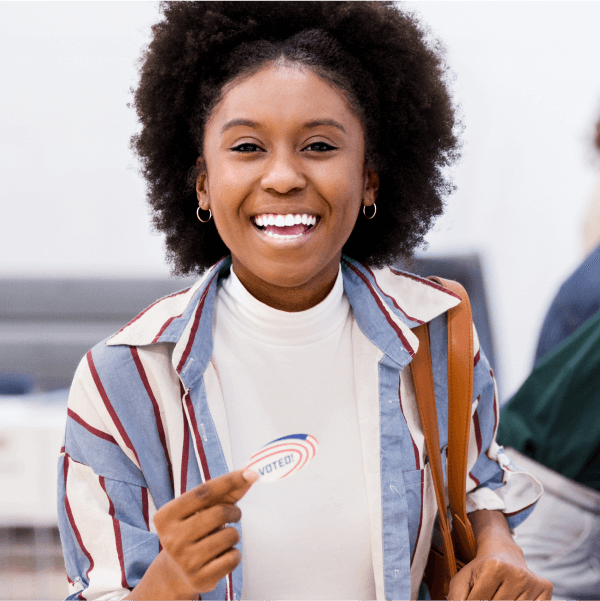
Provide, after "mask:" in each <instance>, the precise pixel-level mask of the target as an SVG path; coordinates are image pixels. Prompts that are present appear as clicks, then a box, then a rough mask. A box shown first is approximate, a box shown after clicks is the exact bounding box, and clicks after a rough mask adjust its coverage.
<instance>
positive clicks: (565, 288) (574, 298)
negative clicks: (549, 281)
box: [535, 121, 600, 365]
mask: <svg viewBox="0 0 600 601" xmlns="http://www.w3.org/2000/svg"><path fill="white" fill-rule="evenodd" d="M595 134H596V135H595V140H594V141H595V146H596V149H597V150H598V152H599V153H600V121H598V123H597V124H596V132H595ZM583 234H584V236H583V237H584V245H583V246H584V251H585V254H586V258H585V259H584V261H583V262H582V263H581V265H580V266H579V267H578V268H577V269H576V270H575V272H574V273H573V274H572V275H571V276H570V277H569V278H568V279H567V280H566V281H565V282H564V284H563V285H562V286H561V287H560V290H559V291H558V294H557V295H556V297H555V298H554V300H553V301H552V305H551V306H550V309H549V310H548V313H547V314H546V318H545V319H544V323H543V325H542V330H541V332H540V337H539V341H538V346H537V349H536V352H535V364H536V365H537V364H538V363H539V362H540V360H541V359H542V357H544V356H545V355H546V354H547V353H548V352H549V351H551V350H552V349H553V348H554V347H555V346H556V345H558V344H559V343H560V342H562V341H563V340H564V339H565V338H567V337H569V336H570V335H571V334H572V333H573V332H574V331H575V330H576V329H577V328H578V327H579V326H581V325H582V324H583V323H584V322H585V321H586V320H587V319H589V318H590V317H591V316H592V315H594V313H596V312H597V311H598V310H600V172H599V173H598V180H597V184H596V188H595V190H594V192H593V194H592V197H591V198H590V202H589V203H588V208H587V214H586V219H585V221H584V227H583Z"/></svg>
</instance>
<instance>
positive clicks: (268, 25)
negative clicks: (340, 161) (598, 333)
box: [131, 1, 460, 275]
mask: <svg viewBox="0 0 600 601" xmlns="http://www.w3.org/2000/svg"><path fill="white" fill-rule="evenodd" d="M160 8H161V13H162V16H163V18H162V20H160V21H159V22H158V23H156V24H155V25H154V26H153V27H152V32H153V36H152V40H151V42H150V44H149V45H148V47H147V48H146V49H145V50H144V52H143V54H142V56H141V57H140V60H139V70H140V81H139V85H138V87H137V89H136V90H134V100H133V106H134V107H135V109H136V111H137V115H138V118H139V121H140V123H141V131H140V133H138V134H136V135H134V136H133V137H132V140H131V145H132V149H133V151H134V152H135V153H136V154H137V156H138V158H139V160H140V164H141V172H142V174H143V176H144V177H145V179H146V182H147V196H148V201H149V204H150V210H151V215H152V220H153V224H154V226H155V228H156V230H158V231H159V232H162V233H164V234H165V237H166V248H167V259H168V261H169V263H170V264H171V266H172V271H173V272H174V273H175V274H177V275H189V274H197V273H200V272H202V271H204V270H205V269H206V268H208V267H210V266H211V265H213V264H214V263H215V262H217V261H218V260H219V259H220V258H221V257H223V256H224V255H226V254H228V253H229V251H228V249H227V247H226V246H225V244H224V243H223V241H222V240H221V238H220V237H219V234H218V232H217V229H216V227H215V225H214V221H212V222H210V223H200V222H199V221H198V220H197V219H196V214H195V213H196V208H197V205H198V202H197V197H196V191H195V187H194V183H195V179H196V177H197V175H198V167H196V159H197V158H198V157H199V156H201V155H202V142H203V131H204V126H205V124H206V122H207V119H208V117H209V115H210V112H211V110H212V109H213V108H214V107H215V106H216V104H217V103H218V101H219V99H220V97H221V94H222V92H223V88H224V86H225V85H226V84H228V83H231V82H234V81H235V80H236V78H238V77H242V76H246V75H248V74H251V73H252V72H255V71H257V70H258V69H260V68H261V67H263V66H265V65H267V64H269V63H272V62H274V61H275V60H277V59H278V58H280V57H283V58H284V59H286V60H289V61H296V62H299V63H302V64H304V65H306V66H308V67H310V68H312V69H313V70H314V71H315V72H316V73H317V74H319V75H321V76H322V77H324V78H325V79H327V80H329V81H331V82H333V84H335V85H336V86H337V87H338V88H339V89H340V91H341V92H342V93H343V94H345V96H346V98H347V99H348V101H349V103H350V105H351V106H352V107H353V108H354V109H355V110H356V113H357V115H358V116H359V117H360V119H361V121H362V124H363V128H364V131H365V149H366V150H365V154H366V161H367V162H368V163H369V165H370V166H371V167H372V168H373V169H374V170H375V171H376V172H377V173H378V175H379V180H380V185H379V194H378V198H377V218H376V219H373V220H367V219H363V218H362V217H361V218H359V219H358V220H357V222H356V225H355V227H354V229H353V231H352V233H351V235H350V238H349V239H348V241H347V242H346V244H345V246H344V248H343V252H344V253H345V254H347V255H349V256H350V257H352V258H353V259H356V260H357V261H361V262H363V263H365V264H367V265H371V266H374V267H382V266H384V265H391V264H394V263H395V262H396V261H397V260H398V259H399V258H402V257H409V256H410V255H411V254H412V253H413V251H414V249H415V248H416V247H418V246H419V245H421V244H422V243H423V239H424V236H425V234H426V233H427V231H428V230H429V228H430V227H431V225H432V223H433V220H434V219H435V217H437V216H438V215H440V214H441V213H442V211H443V205H444V200H445V198H446V196H447V195H448V194H449V193H450V192H451V191H452V190H453V185H452V183H451V181H450V180H449V179H448V177H447V171H446V170H445V167H447V166H449V165H451V164H453V163H454V162H455V161H456V159H457V158H458V156H459V152H460V142H459V139H458V136H457V130H458V129H459V125H460V124H458V125H457V120H456V118H455V108H454V106H453V103H452V99H451V97H450V93H449V90H448V82H449V77H448V68H447V66H446V64H445V62H444V51H443V48H442V46H441V44H440V43H439V42H436V41H434V40H432V39H431V37H430V36H429V35H428V32H427V29H426V28H425V27H424V26H423V25H422V24H421V23H420V22H419V20H418V19H417V17H416V16H415V15H413V14H411V13H408V12H404V11H402V10H401V9H400V8H399V7H398V6H397V5H396V4H394V3H393V2H387V1H384V2H379V1H366V2H360V1H358V2H335V1H334V2H285V1H281V2H212V1H200V2H163V3H161V5H160Z"/></svg>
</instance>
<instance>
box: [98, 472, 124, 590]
mask: <svg viewBox="0 0 600 601" xmlns="http://www.w3.org/2000/svg"><path fill="white" fill-rule="evenodd" d="M98 480H99V481H100V486H101V487H102V490H103V491H104V493H105V494H106V498H107V499H108V513H109V515H110V517H111V518H112V522H113V529H114V531H115V542H116V545H117V555H118V556H119V565H120V566H121V586H122V587H123V588H129V585H128V584H127V577H126V576H125V559H124V558H123V541H122V540H121V526H120V524H119V520H117V519H116V518H115V506H114V505H113V502H112V499H111V498H110V495H109V494H108V492H107V491H106V482H105V481H104V476H98Z"/></svg>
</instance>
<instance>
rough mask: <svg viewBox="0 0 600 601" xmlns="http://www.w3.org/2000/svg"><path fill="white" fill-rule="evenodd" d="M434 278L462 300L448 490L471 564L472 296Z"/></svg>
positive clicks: (451, 364) (460, 545) (453, 340)
mask: <svg viewBox="0 0 600 601" xmlns="http://www.w3.org/2000/svg"><path fill="white" fill-rule="evenodd" d="M430 279H431V280H433V281H436V282H438V283H439V284H440V285H442V286H444V287H445V288H447V289H449V290H451V291H452V292H454V293H455V294H456V295H458V296H460V298H461V299H462V302H461V303H460V304H458V305H456V307H453V308H452V309H450V310H449V311H448V453H447V455H448V491H449V497H450V499H449V500H450V514H451V515H452V538H453V541H454V546H455V548H456V553H457V555H458V556H459V557H460V558H461V559H463V561H470V560H471V559H473V558H474V557H475V554H476V553H477V545H476V542H475V536H474V535H473V529H472V528H471V523H470V522H469V519H468V518H467V508H466V495H467V460H468V453H469V434H470V428H471V412H472V399H473V371H474V364H473V354H474V353H473V318H472V315H471V304H470V302H469V296H468V295H467V292H466V290H465V289H464V288H463V286H462V285H461V284H459V283H458V282H455V281H453V280H446V279H442V278H436V277H432V278H430Z"/></svg>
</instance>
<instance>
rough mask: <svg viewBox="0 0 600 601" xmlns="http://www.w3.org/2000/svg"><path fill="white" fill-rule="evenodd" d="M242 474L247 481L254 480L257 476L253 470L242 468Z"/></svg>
mask: <svg viewBox="0 0 600 601" xmlns="http://www.w3.org/2000/svg"><path fill="white" fill-rule="evenodd" d="M242 475H243V476H244V478H245V479H246V480H248V482H256V481H257V480H258V478H259V476H258V474H257V473H256V472H255V471H253V470H244V473H243V474H242Z"/></svg>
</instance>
